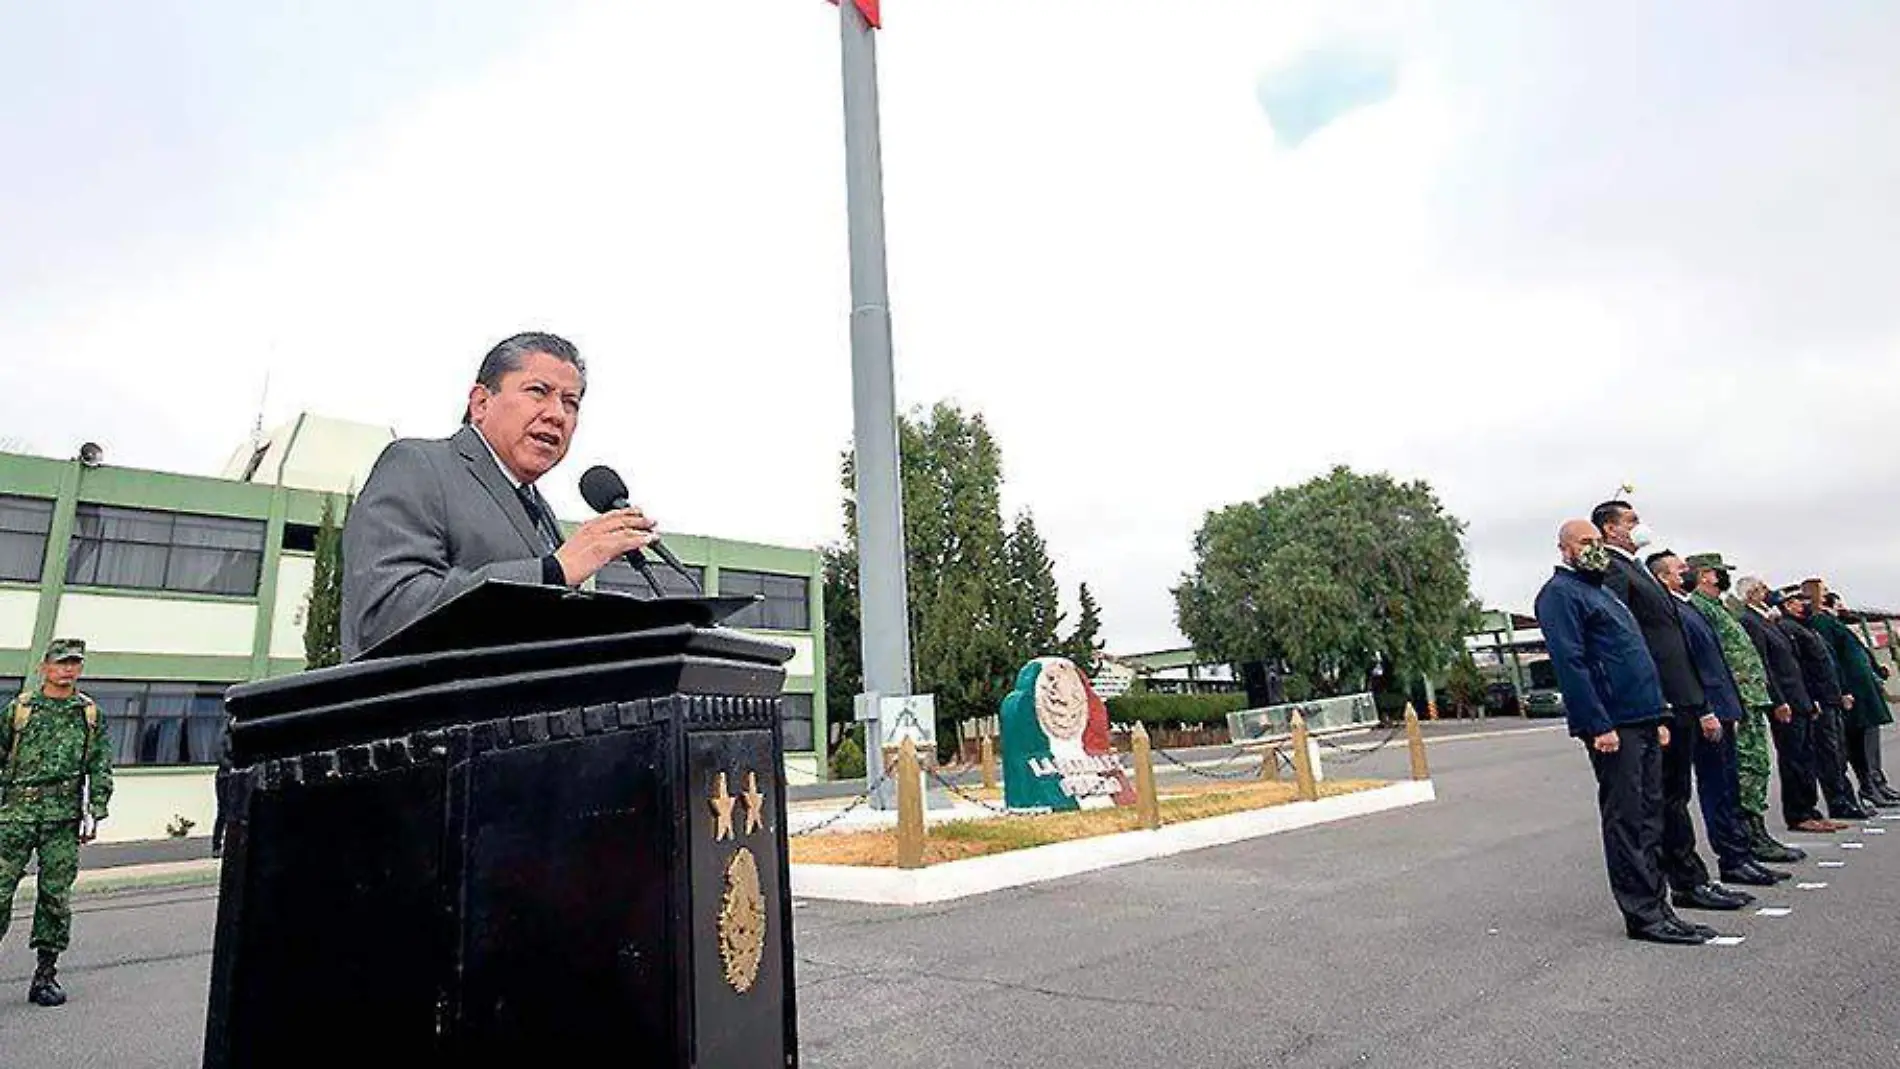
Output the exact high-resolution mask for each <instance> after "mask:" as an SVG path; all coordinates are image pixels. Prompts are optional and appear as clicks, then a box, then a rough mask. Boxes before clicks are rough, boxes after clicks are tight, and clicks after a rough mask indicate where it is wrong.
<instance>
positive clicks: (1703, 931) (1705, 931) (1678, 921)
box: [1669, 917, 1722, 939]
mask: <svg viewBox="0 0 1900 1069" xmlns="http://www.w3.org/2000/svg"><path fill="white" fill-rule="evenodd" d="M1669 923H1670V924H1673V925H1675V926H1676V927H1678V928H1681V929H1682V930H1684V931H1687V932H1694V933H1696V934H1697V935H1700V936H1702V937H1703V938H1704V939H1714V938H1715V937H1716V936H1718V935H1721V934H1722V933H1721V932H1718V931H1716V930H1715V929H1713V928H1711V927H1709V926H1708V925H1706V924H1695V923H1693V922H1691V921H1687V920H1684V919H1683V918H1681V917H1671V918H1669Z"/></svg>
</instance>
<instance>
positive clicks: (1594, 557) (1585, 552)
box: [1576, 542, 1610, 572]
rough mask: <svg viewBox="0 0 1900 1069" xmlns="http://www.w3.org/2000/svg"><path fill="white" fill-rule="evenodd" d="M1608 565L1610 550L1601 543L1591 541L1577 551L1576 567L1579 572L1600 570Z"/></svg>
mask: <svg viewBox="0 0 1900 1069" xmlns="http://www.w3.org/2000/svg"><path fill="white" fill-rule="evenodd" d="M1609 566H1610V551H1609V550H1607V549H1604V548H1603V543H1601V542H1592V543H1590V544H1589V545H1587V546H1585V547H1583V548H1582V549H1581V550H1578V551H1577V560H1576V569H1577V570H1578V571H1580V572H1600V571H1603V570H1605V569H1607V568H1608V567H1609Z"/></svg>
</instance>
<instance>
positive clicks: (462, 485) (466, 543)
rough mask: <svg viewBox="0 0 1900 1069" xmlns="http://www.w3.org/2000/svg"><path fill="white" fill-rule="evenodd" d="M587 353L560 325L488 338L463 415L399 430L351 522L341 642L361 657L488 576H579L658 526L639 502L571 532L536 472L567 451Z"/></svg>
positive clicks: (567, 581) (560, 582)
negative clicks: (427, 435)
mask: <svg viewBox="0 0 1900 1069" xmlns="http://www.w3.org/2000/svg"><path fill="white" fill-rule="evenodd" d="M586 387H587V384H586V366H585V365H584V364H583V363H582V361H581V358H580V353H579V352H578V351H577V350H576V349H575V348H574V346H573V344H572V343H570V342H568V341H567V340H565V339H563V338H559V337H556V336H555V335H552V334H517V335H515V336H514V337H512V338H509V339H508V340H506V341H504V342H502V343H501V344H500V345H497V346H495V348H494V349H492V350H490V351H489V353H488V355H487V356H486V357H485V358H483V360H482V364H481V368H480V369H479V370H478V371H477V373H476V378H475V384H474V385H473V386H471V387H470V388H469V392H468V407H467V409H466V410H465V412H464V414H463V417H462V422H463V427H462V429H461V430H460V431H457V432H456V433H455V434H454V435H453V436H451V437H449V438H447V439H445V440H441V441H423V440H417V439H401V440H398V441H395V442H392V443H390V445H389V447H388V448H387V449H385V450H383V454H382V456H380V457H378V458H377V461H376V465H375V467H374V468H372V469H371V470H370V474H369V479H368V480H367V481H366V482H365V483H364V484H363V492H362V494H361V496H360V497H358V498H357V501H356V504H355V505H354V506H353V507H352V508H351V509H350V513H349V517H348V519H347V520H345V522H344V525H343V614H342V615H343V619H342V640H343V655H344V656H345V657H355V656H357V655H358V654H360V653H362V652H363V651H364V650H366V649H368V648H369V647H371V646H373V645H375V644H376V643H378V642H380V641H382V640H383V639H385V638H388V637H389V636H390V635H392V634H395V633H396V632H397V631H399V630H401V629H402V628H403V627H404V626H406V625H407V624H409V623H411V622H412V621H414V620H415V619H417V618H418V617H420V616H422V615H424V614H425V613H427V612H428V611H429V610H431V609H433V608H435V607H436V606H438V605H441V604H443V603H444V602H446V601H449V600H450V599H452V598H454V597H455V596H457V595H458V594H461V593H463V592H465V591H467V590H469V589H471V588H473V587H475V586H477V585H479V584H480V583H482V582H484V581H486V580H489V579H499V580H509V581H513V582H517V583H544V584H547V585H549V586H578V585H579V584H581V583H583V582H585V581H586V580H587V579H588V578H589V577H590V576H592V575H593V574H594V573H596V572H598V571H600V569H601V568H603V567H605V566H606V565H607V564H609V563H610V562H612V561H615V560H618V559H620V557H621V556H622V555H624V554H626V553H628V552H632V551H636V550H638V549H640V548H642V547H644V546H646V545H647V544H648V543H650V542H652V541H653V540H654V539H655V538H656V537H657V536H656V535H655V534H654V533H653V521H652V520H650V519H648V518H647V517H646V516H645V515H643V514H642V513H641V511H640V510H639V509H637V508H626V509H620V510H617V511H614V512H608V513H604V514H602V515H600V516H597V517H595V518H594V519H592V520H589V521H588V522H587V523H585V524H582V525H581V526H580V528H579V529H578V530H576V531H575V532H574V534H573V536H572V537H571V538H567V539H563V538H562V535H561V530H560V527H559V525H558V524H557V523H556V522H555V519H554V513H553V511H552V510H550V509H549V508H548V504H547V500H546V499H545V498H543V497H542V496H541V493H540V491H538V490H536V489H535V483H536V482H537V481H539V480H540V479H541V477H542V476H544V475H546V474H547V473H548V472H549V471H550V470H551V469H552V468H553V467H554V466H555V465H556V464H559V463H560V462H561V459H562V458H563V457H565V456H566V455H567V450H568V446H569V445H570V444H571V443H572V441H573V437H574V430H575V428H576V426H577V425H578V424H579V422H580V409H581V396H582V394H583V393H585V392H586Z"/></svg>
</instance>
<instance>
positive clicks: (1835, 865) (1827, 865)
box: [1815, 861, 1847, 869]
mask: <svg viewBox="0 0 1900 1069" xmlns="http://www.w3.org/2000/svg"><path fill="white" fill-rule="evenodd" d="M1815 865H1816V867H1818V868H1824V869H1844V868H1846V867H1847V862H1845V861H1817V862H1815Z"/></svg>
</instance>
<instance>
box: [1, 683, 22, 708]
mask: <svg viewBox="0 0 1900 1069" xmlns="http://www.w3.org/2000/svg"><path fill="white" fill-rule="evenodd" d="M25 691H26V680H25V679H24V678H22V677H20V676H0V704H6V705H11V704H13V699H15V698H17V697H19V696H20V695H21V694H23V693H25Z"/></svg>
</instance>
